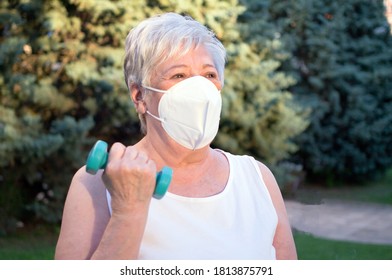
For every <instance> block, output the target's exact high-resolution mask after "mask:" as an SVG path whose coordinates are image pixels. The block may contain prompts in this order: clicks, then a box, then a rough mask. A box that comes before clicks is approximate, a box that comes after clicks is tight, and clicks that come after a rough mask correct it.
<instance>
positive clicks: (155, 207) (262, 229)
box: [107, 152, 278, 260]
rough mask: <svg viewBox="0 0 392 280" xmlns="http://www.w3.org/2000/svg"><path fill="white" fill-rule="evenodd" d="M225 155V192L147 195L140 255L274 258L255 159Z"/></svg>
mask: <svg viewBox="0 0 392 280" xmlns="http://www.w3.org/2000/svg"><path fill="white" fill-rule="evenodd" d="M224 155H225V156H226V157H227V159H228V161H229V166H230V175H229V179H228V182H227V185H226V187H225V189H224V190H223V192H221V193H219V194H217V195H214V196H210V197H205V198H190V197H183V196H179V195H175V194H172V193H170V188H169V191H168V192H167V193H166V195H165V196H164V197H163V198H162V199H161V200H156V199H152V200H151V205H150V210H149V215H148V220H147V225H146V229H145V233H144V236H143V240H142V244H141V248H140V253H139V259H149V260H153V259H158V260H164V259H169V260H174V259H175V260H180V259H185V260H190V259H195V260H202V259H210V260H212V259H216V260H223V259H238V260H239V259H275V258H276V255H275V248H274V246H273V245H272V242H273V239H274V235H275V230H276V226H277V223H278V218H277V214H276V211H275V208H274V206H273V204H272V200H271V197H270V195H269V192H268V190H267V188H266V186H265V183H264V180H263V178H262V175H261V172H260V169H259V167H258V165H257V162H256V161H255V159H254V158H252V157H249V156H235V155H232V154H230V153H227V152H224ZM107 195H108V203H109V209H110V211H111V207H110V194H109V192H107Z"/></svg>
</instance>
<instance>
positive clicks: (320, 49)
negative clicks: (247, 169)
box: [269, 0, 392, 182]
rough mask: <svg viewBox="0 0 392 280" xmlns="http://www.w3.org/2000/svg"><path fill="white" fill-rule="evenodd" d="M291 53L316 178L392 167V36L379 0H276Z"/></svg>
mask: <svg viewBox="0 0 392 280" xmlns="http://www.w3.org/2000/svg"><path fill="white" fill-rule="evenodd" d="M270 2H271V3H270V6H269V13H270V15H271V19H272V20H274V21H275V22H276V23H277V26H279V27H280V29H281V31H280V32H281V34H283V39H284V42H285V46H286V47H287V49H288V50H289V51H290V52H291V53H292V54H293V58H292V59H291V61H290V63H285V65H284V69H285V70H286V71H288V72H289V73H292V74H293V75H295V77H296V79H297V80H298V83H297V84H296V85H294V86H293V87H292V88H291V90H292V92H293V93H294V94H295V96H296V98H297V99H298V100H300V101H301V102H302V104H304V106H309V107H311V108H312V112H313V113H312V115H311V124H310V126H309V128H308V129H307V130H306V132H305V133H304V134H302V135H301V136H300V137H299V138H298V143H299V145H300V150H299V152H298V156H299V158H300V159H301V160H302V161H303V164H304V165H305V167H306V170H307V171H308V172H309V173H311V174H313V175H315V176H317V177H318V178H319V179H327V181H329V182H332V181H334V180H348V181H359V180H363V179H367V178H371V177H374V176H375V175H377V174H382V172H384V171H385V170H386V169H387V168H389V167H390V166H391V165H392V157H391V155H392V125H391V124H392V110H391V109H392V79H391V77H392V38H391V36H390V30H389V26H388V23H387V21H386V18H385V16H384V6H383V1H382V0H348V1H342V0H341V1H327V0H298V1H297V0H296V1H286V2H284V3H283V2H282V1H275V0H271V1H270Z"/></svg>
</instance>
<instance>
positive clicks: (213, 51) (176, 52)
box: [124, 13, 226, 89]
mask: <svg viewBox="0 0 392 280" xmlns="http://www.w3.org/2000/svg"><path fill="white" fill-rule="evenodd" d="M199 45H202V46H204V47H206V49H207V51H208V52H209V53H210V55H211V56H212V58H213V61H214V63H215V67H216V69H217V71H218V75H219V78H220V80H221V81H222V83H223V81H224V67H225V62H226V50H225V48H224V46H223V45H222V43H221V42H220V41H219V40H218V39H217V38H216V36H215V34H214V32H212V31H211V30H210V29H208V28H207V27H206V26H204V25H202V24H201V23H199V22H198V21H196V20H194V19H193V18H191V17H190V16H182V15H179V14H176V13H166V14H161V15H157V16H154V17H151V18H148V19H146V20H144V21H142V22H140V23H139V24H138V25H137V26H136V27H135V28H133V29H132V30H131V31H130V32H129V33H128V36H127V38H126V41H125V61H124V76H125V82H126V84H127V86H128V89H130V88H131V85H132V84H137V85H142V84H150V79H151V75H152V69H153V67H156V66H157V65H159V64H160V63H162V62H165V61H166V60H168V59H170V58H173V57H176V56H181V55H185V54H186V53H187V52H189V51H190V50H191V49H192V48H195V47H197V46H199Z"/></svg>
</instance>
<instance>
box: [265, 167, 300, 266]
mask: <svg viewBox="0 0 392 280" xmlns="http://www.w3.org/2000/svg"><path fill="white" fill-rule="evenodd" d="M258 164H259V167H260V171H261V174H262V176H263V179H264V182H265V184H266V186H267V189H268V191H269V193H270V196H271V199H272V202H273V204H274V206H275V210H276V213H277V215H278V225H277V228H276V232H275V238H274V243H273V245H274V247H275V250H276V258H277V259H283V260H294V259H297V251H296V248H295V243H294V238H293V234H292V231H291V226H290V222H289V219H288V217H287V212H286V206H285V204H284V201H283V197H282V194H281V191H280V189H279V186H278V184H277V182H276V180H275V177H274V175H273V174H272V172H271V171H270V170H269V169H268V167H267V166H265V165H264V164H262V163H260V162H259V163H258Z"/></svg>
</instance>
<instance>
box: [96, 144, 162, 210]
mask: <svg viewBox="0 0 392 280" xmlns="http://www.w3.org/2000/svg"><path fill="white" fill-rule="evenodd" d="M102 178H103V181H104V183H105V185H106V188H107V189H108V190H109V192H110V195H111V198H112V216H116V215H124V214H125V215H127V213H129V212H130V211H131V212H132V211H135V210H138V209H140V210H142V211H146V209H147V208H148V205H149V203H150V200H151V197H152V195H153V192H154V188H155V180H156V165H155V162H154V161H152V160H150V159H149V158H148V156H147V155H146V154H145V153H143V152H140V151H138V150H137V149H136V148H135V147H134V146H129V147H125V146H124V145H122V144H121V143H115V144H113V146H112V148H111V149H110V153H109V158H108V163H107V166H106V168H105V171H104V173H103V175H102Z"/></svg>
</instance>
